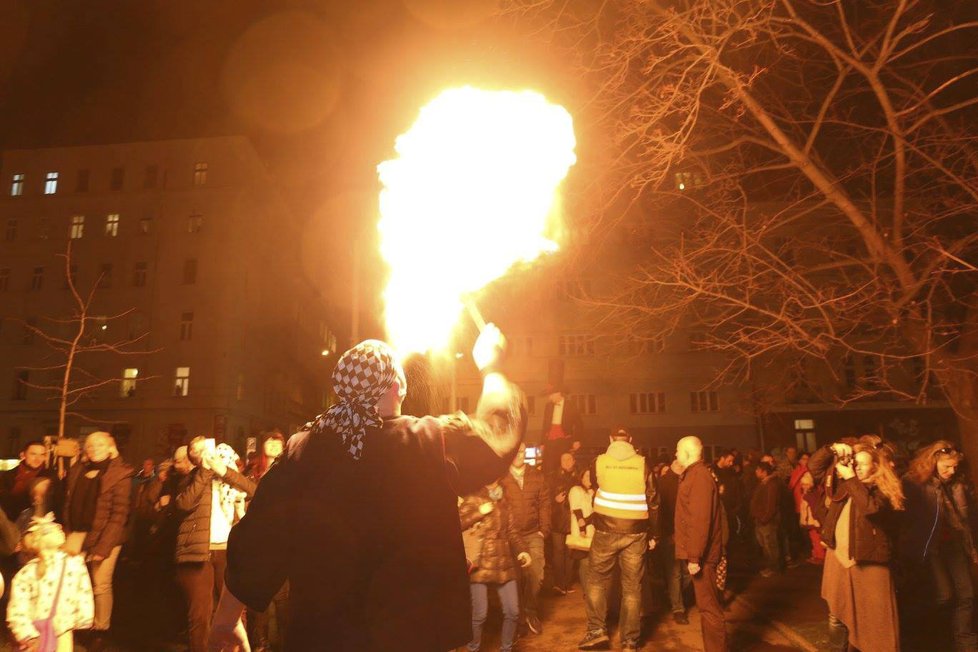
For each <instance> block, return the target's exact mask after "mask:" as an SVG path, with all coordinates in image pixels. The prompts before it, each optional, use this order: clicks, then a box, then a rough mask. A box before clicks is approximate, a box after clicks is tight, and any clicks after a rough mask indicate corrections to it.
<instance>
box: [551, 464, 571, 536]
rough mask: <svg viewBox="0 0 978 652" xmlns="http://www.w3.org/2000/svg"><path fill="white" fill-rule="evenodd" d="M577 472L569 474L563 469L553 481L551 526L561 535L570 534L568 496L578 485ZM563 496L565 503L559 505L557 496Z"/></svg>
mask: <svg viewBox="0 0 978 652" xmlns="http://www.w3.org/2000/svg"><path fill="white" fill-rule="evenodd" d="M576 475H577V473H576V472H573V471H572V472H571V473H567V472H566V471H564V470H563V469H561V471H560V473H558V474H557V475H554V476H553V477H552V479H551V483H550V484H551V485H552V487H551V489H552V491H551V495H552V496H553V505H551V510H550V513H551V524H552V526H553V527H552V530H553V531H554V532H557V533H559V534H570V531H571V524H570V509H569V508H568V507H567V494H568V492H570V490H571V487H573V486H574V485H576V484H577V479H576V478H575V477H574V476H576ZM560 494H563V495H564V502H562V503H558V502H557V496H558V495H560Z"/></svg>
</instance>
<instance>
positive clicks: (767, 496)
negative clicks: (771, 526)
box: [750, 475, 782, 525]
mask: <svg viewBox="0 0 978 652" xmlns="http://www.w3.org/2000/svg"><path fill="white" fill-rule="evenodd" d="M780 482H781V480H780V479H779V478H778V476H776V475H771V476H768V478H767V479H766V480H762V481H761V482H760V483H759V484H758V485H757V488H756V489H755V490H754V495H753V496H751V499H750V515H751V518H752V519H754V522H755V523H757V524H758V525H767V524H768V523H777V522H778V521H779V520H780V513H779V512H780V510H779V508H780V506H781V493H782V490H781V485H780Z"/></svg>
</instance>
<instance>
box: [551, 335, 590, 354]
mask: <svg viewBox="0 0 978 652" xmlns="http://www.w3.org/2000/svg"><path fill="white" fill-rule="evenodd" d="M558 349H559V352H560V355H566V356H587V355H594V340H593V339H591V338H590V337H588V336H587V335H561V336H560V339H559V342H558Z"/></svg>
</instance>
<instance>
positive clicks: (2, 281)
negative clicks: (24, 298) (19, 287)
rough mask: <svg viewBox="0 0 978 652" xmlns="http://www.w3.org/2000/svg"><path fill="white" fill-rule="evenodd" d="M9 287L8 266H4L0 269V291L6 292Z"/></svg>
mask: <svg viewBox="0 0 978 652" xmlns="http://www.w3.org/2000/svg"><path fill="white" fill-rule="evenodd" d="M9 289H10V268H9V267H4V268H2V269H0V292H6V291H7V290H9Z"/></svg>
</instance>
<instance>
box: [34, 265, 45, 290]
mask: <svg viewBox="0 0 978 652" xmlns="http://www.w3.org/2000/svg"><path fill="white" fill-rule="evenodd" d="M42 287H44V268H43V267H35V268H34V274H33V275H32V276H31V290H34V291H35V292H36V291H38V290H40V289H41V288H42Z"/></svg>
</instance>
